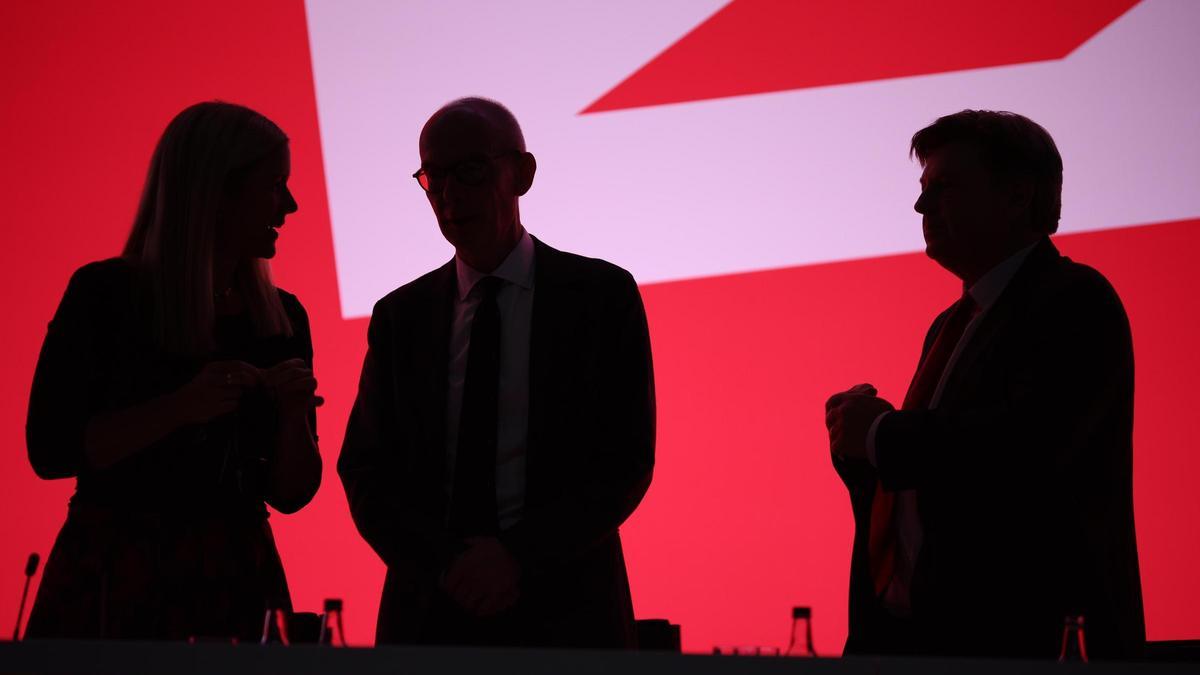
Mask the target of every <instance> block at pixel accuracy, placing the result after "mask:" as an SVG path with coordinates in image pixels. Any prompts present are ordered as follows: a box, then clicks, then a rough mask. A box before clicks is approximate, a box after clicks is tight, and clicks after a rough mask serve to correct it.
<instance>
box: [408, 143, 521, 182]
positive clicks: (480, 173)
mask: <svg viewBox="0 0 1200 675" xmlns="http://www.w3.org/2000/svg"><path fill="white" fill-rule="evenodd" d="M519 154H521V152H520V151H519V150H509V151H508V152H502V153H500V154H498V155H488V156H487V157H484V158H481V159H468V160H465V161H462V162H459V163H458V164H455V165H454V166H452V167H449V168H445V169H443V168H439V167H432V166H431V167H421V168H420V169H417V172H416V173H414V174H413V175H412V176H413V178H416V179H417V185H420V186H421V189H422V190H424V191H426V192H440V191H441V190H442V186H443V185H444V184H445V182H446V176H454V180H456V181H458V182H459V183H460V184H461V185H467V186H470V187H477V186H480V185H483V183H484V182H485V181H487V179H488V178H489V177H491V174H492V164H493V162H494V161H495V160H497V159H500V158H502V157H509V156H513V155H519Z"/></svg>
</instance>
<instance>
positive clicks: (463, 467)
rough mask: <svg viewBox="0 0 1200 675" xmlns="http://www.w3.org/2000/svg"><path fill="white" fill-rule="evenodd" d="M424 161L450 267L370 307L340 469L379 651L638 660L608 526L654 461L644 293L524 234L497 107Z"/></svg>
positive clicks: (470, 119) (466, 113)
mask: <svg viewBox="0 0 1200 675" xmlns="http://www.w3.org/2000/svg"><path fill="white" fill-rule="evenodd" d="M420 154H421V169H420V170H419V171H417V173H416V174H414V177H415V178H416V179H417V181H418V183H419V184H420V186H421V187H422V188H423V189H424V190H425V192H426V195H427V196H428V198H429V204H430V205H431V206H432V207H433V212H434V215H435V216H436V217H437V221H438V225H439V226H440V227H441V230H442V234H443V235H444V236H445V237H446V239H447V241H449V242H450V243H451V244H452V245H453V246H454V249H455V257H454V259H453V260H451V261H449V262H447V263H446V264H445V265H443V266H441V267H440V268H438V269H436V270H434V271H433V272H430V273H428V274H426V275H424V276H422V277H420V278H419V279H417V280H415V281H413V282H411V283H409V284H407V285H405V286H402V287H400V288H398V289H397V290H395V291H393V292H392V293H391V294H389V295H388V296H386V297H385V298H383V299H382V300H380V301H379V302H378V303H377V304H376V305H375V309H374V312H373V314H372V317H371V324H370V328H369V330H368V352H367V356H366V360H365V363H364V364H363V372H362V379H361V381H360V383H359V391H358V399H357V400H356V402H355V404H354V410H353V412H352V413H351V416H350V422H349V427H348V428H347V431H346V440H345V445H344V446H343V447H342V454H341V457H340V459H339V462H338V473H339V474H340V475H341V477H342V481H343V483H344V485H345V488H346V494H347V497H348V498H349V502H350V510H351V513H352V514H353V516H354V521H355V523H356V524H357V525H358V529H359V532H361V533H362V535H363V537H364V538H365V539H366V540H367V541H368V542H369V543H370V544H371V546H372V547H373V548H374V549H375V551H376V552H377V553H378V554H379V556H380V557H381V558H382V559H383V560H384V562H385V563H387V567H388V573H387V581H386V583H385V586H384V591H383V598H382V602H381V606H380V609H379V623H378V629H377V635H376V639H377V641H378V642H380V643H387V642H404V643H424V644H483V645H543V646H579V647H583V646H588V647H626V646H632V644H633V640H634V633H633V609H632V602H631V599H630V592H629V582H628V579H627V577H626V572H625V562H624V558H623V555H622V552H621V541H620V537H619V536H618V533H617V528H618V526H620V525H621V523H622V522H623V521H624V520H625V519H626V518H627V517H628V516H629V515H630V514H631V513H632V512H633V510H634V508H635V507H636V506H637V505H638V503H639V502H640V500H641V499H642V496H643V495H644V494H645V492H646V489H647V488H648V487H649V485H650V477H651V471H652V469H653V465H654V377H653V371H652V367H651V359H650V342H649V335H648V331H647V327H646V317H645V311H644V309H643V307H642V301H641V296H640V294H639V292H638V288H637V285H636V284H635V283H634V280H633V278H632V277H631V276H630V275H629V273H628V272H626V271H624V270H622V269H620V268H618V267H616V266H614V265H611V264H609V263H607V262H604V261H601V260H595V259H591V258H584V257H580V256H577V255H572V254H570V253H564V252H561V251H557V250H555V249H553V248H550V247H549V246H547V245H545V244H543V243H542V242H541V241H538V240H537V239H534V238H533V237H531V236H530V235H529V234H528V233H527V232H526V231H525V228H524V227H523V226H522V224H521V218H520V214H519V209H518V198H519V197H521V196H523V195H524V194H525V193H526V192H527V191H528V190H529V188H530V186H531V185H532V184H533V177H534V172H535V170H536V168H537V166H536V162H535V160H534V157H533V155H532V154H530V153H529V152H527V151H526V149H525V140H524V137H523V136H522V133H521V129H520V127H519V125H518V124H517V121H516V119H515V118H514V117H513V115H512V113H510V112H509V111H508V110H507V109H506V108H504V107H503V106H501V105H500V104H498V103H496V102H494V101H489V100H485V99H477V98H471V99H462V100H459V101H455V102H453V103H450V104H448V105H446V106H445V107H443V108H442V109H441V110H439V111H438V112H437V113H435V114H434V115H433V117H431V118H430V120H429V121H428V122H427V123H426V124H425V128H424V129H423V130H422V131H421V138H420Z"/></svg>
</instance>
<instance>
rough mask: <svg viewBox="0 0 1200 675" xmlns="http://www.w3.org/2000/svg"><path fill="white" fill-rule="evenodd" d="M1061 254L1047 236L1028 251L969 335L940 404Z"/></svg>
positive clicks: (973, 368)
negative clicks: (994, 301) (1023, 260)
mask: <svg viewBox="0 0 1200 675" xmlns="http://www.w3.org/2000/svg"><path fill="white" fill-rule="evenodd" d="M1059 257H1060V255H1059V252H1058V249H1057V248H1055V247H1054V244H1052V243H1051V242H1050V240H1049V239H1046V240H1044V241H1042V242H1040V243H1039V244H1038V245H1037V246H1035V247H1034V249H1033V250H1032V251H1030V253H1029V257H1027V258H1026V259H1025V262H1024V263H1022V264H1021V268H1020V269H1019V270H1017V273H1016V274H1015V275H1014V276H1013V278H1012V280H1011V281H1009V283H1008V286H1007V287H1006V288H1005V289H1004V292H1003V293H1001V294H1000V297H999V298H997V299H996V303H995V304H994V305H992V308H991V309H990V310H988V313H987V314H986V315H984V317H983V322H982V323H981V324H980V325H979V328H977V329H976V330H975V333H974V334H973V335H972V336H971V340H970V342H968V343H967V346H966V348H965V349H964V350H963V352H962V353H961V354H960V355H959V357H958V362H957V363H955V364H954V369H953V370H952V371H951V372H950V377H949V378H948V379H947V380H946V386H945V387H944V388H943V389H942V396H941V403H942V404H944V403H945V402H948V401H953V400H954V397H955V395H956V394H957V393H958V391H959V389H961V387H962V386H963V385H964V384H965V383H966V382H969V381H970V378H972V377H973V376H974V374H975V371H976V365H977V364H978V363H979V361H980V360H981V359H982V358H983V357H984V356H985V355H986V354H987V353H988V352H989V351H991V348H992V345H993V344H994V343H995V341H996V338H997V336H999V335H1001V334H1003V333H1004V331H1005V329H1006V328H1007V327H1008V326H1009V324H1010V323H1011V322H1012V319H1013V317H1014V316H1015V315H1016V314H1017V312H1018V310H1020V308H1021V307H1023V306H1024V305H1025V304H1026V302H1027V300H1028V298H1029V296H1030V294H1031V293H1033V292H1034V291H1035V290H1036V289H1035V286H1036V282H1037V280H1038V278H1040V277H1041V275H1042V272H1043V271H1044V270H1045V269H1046V268H1047V267H1048V266H1049V265H1053V264H1054V261H1055V260H1057V259H1058V258H1059Z"/></svg>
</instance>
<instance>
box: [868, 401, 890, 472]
mask: <svg viewBox="0 0 1200 675" xmlns="http://www.w3.org/2000/svg"><path fill="white" fill-rule="evenodd" d="M889 414H891V413H890V411H889V412H882V413H879V415H878V416H877V417H876V418H875V421H874V422H871V428H870V429H868V430H867V461H869V462H870V463H871V466H873V467H875V468H876V469H878V468H879V465H878V464H876V463H875V435H876V434H877V433H878V432H879V423H880V422H882V421H883V418H885V417H887V416H888V415H889Z"/></svg>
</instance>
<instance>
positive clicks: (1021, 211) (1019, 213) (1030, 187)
mask: <svg viewBox="0 0 1200 675" xmlns="http://www.w3.org/2000/svg"><path fill="white" fill-rule="evenodd" d="M1036 193H1037V188H1036V187H1034V184H1033V180H1032V179H1029V178H1023V177H1022V178H1016V179H1014V180H1013V181H1012V183H1011V184H1010V185H1009V195H1008V208H1009V215H1010V216H1011V217H1012V218H1014V219H1017V218H1023V219H1029V218H1030V217H1031V215H1032V211H1033V198H1034V195H1035V194H1036Z"/></svg>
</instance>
